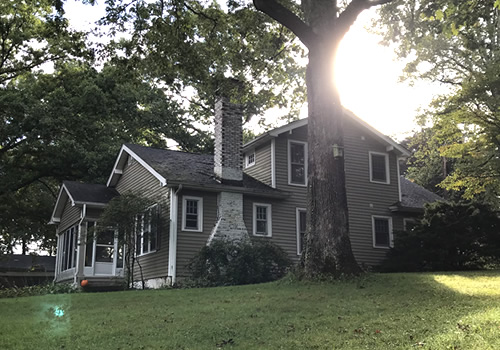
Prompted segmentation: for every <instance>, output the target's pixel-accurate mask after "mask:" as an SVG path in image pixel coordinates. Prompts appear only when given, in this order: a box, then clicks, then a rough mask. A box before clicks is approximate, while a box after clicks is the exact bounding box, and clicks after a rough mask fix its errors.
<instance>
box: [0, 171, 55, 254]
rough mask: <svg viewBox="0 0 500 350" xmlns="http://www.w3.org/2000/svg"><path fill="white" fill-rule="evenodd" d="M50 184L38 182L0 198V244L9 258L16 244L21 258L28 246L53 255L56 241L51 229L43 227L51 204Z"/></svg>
mask: <svg viewBox="0 0 500 350" xmlns="http://www.w3.org/2000/svg"><path fill="white" fill-rule="evenodd" d="M55 187H56V185H55V183H53V181H50V180H48V179H47V180H43V181H42V180H39V181H37V182H35V183H33V184H32V185H30V186H27V187H25V188H22V189H20V190H18V191H15V192H13V193H8V194H5V195H3V196H0V244H2V243H3V245H4V246H5V250H6V252H8V253H10V254H12V253H13V248H14V247H15V246H16V245H18V244H20V245H21V251H22V254H27V253H28V244H30V243H31V244H33V243H36V245H37V247H38V249H41V250H45V251H47V252H48V253H49V254H50V255H54V254H55V249H54V248H55V246H56V237H55V229H54V227H53V226H50V225H48V224H47V222H48V221H49V218H50V215H51V214H52V207H53V204H54V195H55V194H54V193H53V190H52V189H53V188H55ZM0 252H1V250H0Z"/></svg>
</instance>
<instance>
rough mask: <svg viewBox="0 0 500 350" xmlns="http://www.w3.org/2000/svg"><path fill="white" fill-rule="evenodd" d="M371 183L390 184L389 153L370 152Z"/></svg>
mask: <svg viewBox="0 0 500 350" xmlns="http://www.w3.org/2000/svg"><path fill="white" fill-rule="evenodd" d="M370 181H371V182H378V183H383V184H388V183H389V155H388V154H387V153H377V152H370Z"/></svg>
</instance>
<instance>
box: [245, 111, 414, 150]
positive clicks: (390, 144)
mask: <svg viewBox="0 0 500 350" xmlns="http://www.w3.org/2000/svg"><path fill="white" fill-rule="evenodd" d="M343 110H344V115H345V116H347V117H349V118H350V119H351V120H353V121H355V122H356V123H358V124H359V125H361V126H362V127H363V128H365V129H367V130H368V131H369V132H371V133H372V134H373V135H374V136H375V137H376V138H377V139H378V140H379V141H381V142H382V143H383V144H385V145H386V150H387V151H388V152H390V151H396V152H397V153H399V154H400V155H402V156H404V157H409V156H410V152H409V151H408V150H407V149H406V148H404V147H403V146H401V145H400V144H398V143H397V142H396V141H394V140H393V139H391V138H390V137H388V136H386V135H384V134H382V133H381V132H380V131H378V130H377V129H375V128H374V127H373V126H371V125H370V124H368V123H367V122H365V121H364V120H362V119H361V118H359V117H358V116H356V115H355V114H354V113H353V112H351V111H350V110H348V109H345V108H344V109H343ZM307 124H308V119H307V118H305V119H300V120H296V121H294V122H291V123H289V124H286V125H284V126H281V127H279V128H276V129H273V130H270V131H268V132H266V133H264V134H262V135H260V136H258V137H256V138H255V139H253V140H252V141H250V142H248V143H246V144H245V145H243V151H245V150H248V149H251V148H255V147H257V146H259V145H261V144H263V143H266V142H267V141H269V140H270V139H272V138H275V137H278V136H279V135H281V134H283V133H285V132H290V131H292V130H294V129H297V128H300V127H302V126H305V125H307Z"/></svg>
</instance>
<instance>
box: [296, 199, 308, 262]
mask: <svg viewBox="0 0 500 350" xmlns="http://www.w3.org/2000/svg"><path fill="white" fill-rule="evenodd" d="M306 214H307V213H306V210H305V209H303V208H297V210H296V224H297V255H301V254H302V249H304V237H305V234H306Z"/></svg>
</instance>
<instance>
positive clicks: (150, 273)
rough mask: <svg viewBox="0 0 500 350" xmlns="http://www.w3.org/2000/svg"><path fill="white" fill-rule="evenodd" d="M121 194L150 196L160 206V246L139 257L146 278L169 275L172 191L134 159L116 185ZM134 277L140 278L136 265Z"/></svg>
mask: <svg viewBox="0 0 500 350" xmlns="http://www.w3.org/2000/svg"><path fill="white" fill-rule="evenodd" d="M116 189H117V191H118V192H120V193H121V194H123V193H127V192H132V193H136V194H139V195H142V196H145V197H148V198H151V199H152V200H153V201H154V202H156V203H158V204H159V206H160V215H161V223H162V226H161V228H160V234H159V237H158V239H159V248H158V249H157V250H156V251H155V252H152V253H149V254H145V255H142V256H139V257H138V260H139V263H140V264H141V266H142V273H143V276H144V279H150V278H159V277H166V276H167V275H168V245H169V235H168V222H169V219H170V218H169V215H170V192H169V189H168V188H166V187H163V186H161V184H160V181H159V180H158V179H157V178H155V177H154V176H153V175H152V174H151V173H150V172H149V171H148V170H146V168H144V167H143V166H142V165H141V164H139V163H138V162H136V161H135V160H133V159H130V161H129V162H128V163H127V165H126V166H125V168H124V170H123V174H122V176H121V177H120V180H119V181H118V183H117V185H116ZM134 279H136V280H137V279H140V270H139V267H138V266H137V265H136V266H135V267H134Z"/></svg>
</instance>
